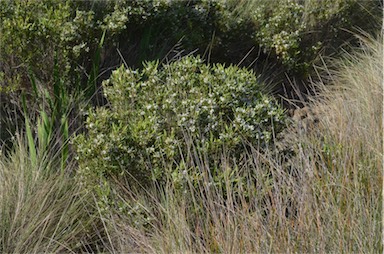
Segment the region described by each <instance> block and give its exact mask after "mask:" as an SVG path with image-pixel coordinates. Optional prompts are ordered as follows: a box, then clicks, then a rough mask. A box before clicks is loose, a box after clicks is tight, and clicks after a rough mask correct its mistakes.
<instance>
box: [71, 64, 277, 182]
mask: <svg viewBox="0 0 384 254" xmlns="http://www.w3.org/2000/svg"><path fill="white" fill-rule="evenodd" d="M103 88H104V94H105V96H106V98H107V99H108V101H109V105H108V106H106V107H100V108H96V109H95V110H91V111H90V112H89V115H88V118H87V120H86V128H87V133H86V134H81V135H79V136H77V137H76V139H75V141H74V143H75V145H76V149H77V154H78V157H77V158H78V161H79V166H80V172H81V174H82V175H83V176H91V177H92V176H93V177H94V176H108V175H111V174H112V175H113V174H125V173H127V175H132V176H133V177H134V178H136V179H137V180H138V181H139V182H140V183H141V184H147V183H148V181H149V180H151V179H153V178H155V179H162V177H163V176H165V175H166V173H172V174H173V175H177V174H178V173H180V172H181V171H182V170H188V168H185V165H184V164H185V163H186V162H185V161H183V160H182V156H185V155H186V154H187V153H188V152H190V147H188V146H189V145H191V144H188V140H193V143H194V145H195V148H194V149H192V150H195V149H197V150H198V152H199V153H201V154H205V155H207V157H208V160H209V163H210V168H215V166H214V165H215V163H216V165H217V163H220V162H219V161H218V160H215V159H214V158H217V156H215V155H218V154H220V153H221V152H223V149H225V151H226V152H227V153H228V154H230V156H233V157H235V158H237V159H241V154H242V153H243V152H244V149H245V147H246V146H247V142H250V143H251V144H252V145H254V146H257V147H260V148H261V149H263V148H266V147H267V146H269V145H271V144H272V143H273V139H274V138H273V137H274V135H275V134H277V133H279V132H280V131H281V130H282V128H283V127H284V126H285V116H284V112H283V110H282V109H281V108H280V107H279V106H278V105H277V104H276V103H275V101H274V100H273V99H272V98H270V97H268V96H266V95H264V94H263V93H262V92H261V90H262V86H261V85H260V84H259V83H258V81H257V78H256V76H255V75H254V74H253V73H252V72H251V71H248V70H246V69H239V68H238V67H235V66H229V67H225V66H223V65H221V64H215V65H206V64H204V63H203V61H202V60H201V59H200V58H195V57H186V58H182V59H181V60H179V61H176V62H173V63H170V64H167V65H163V66H158V63H157V62H149V63H146V64H145V65H144V68H143V70H141V71H139V70H132V69H129V68H128V69H127V68H125V67H124V66H122V67H120V68H119V69H117V70H116V71H114V72H113V74H112V76H111V77H110V79H108V80H106V81H105V82H104V83H103ZM191 142H192V141H191ZM248 144H249V143H248ZM186 164H188V162H187V163H186ZM166 170H169V171H168V172H165V171H166ZM132 184H134V181H132Z"/></svg>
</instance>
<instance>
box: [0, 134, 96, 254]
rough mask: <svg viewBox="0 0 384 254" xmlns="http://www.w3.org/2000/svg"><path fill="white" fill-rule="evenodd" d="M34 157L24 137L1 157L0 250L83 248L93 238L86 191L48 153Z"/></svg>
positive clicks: (58, 250) (12, 251)
mask: <svg viewBox="0 0 384 254" xmlns="http://www.w3.org/2000/svg"><path fill="white" fill-rule="evenodd" d="M38 158H39V160H38V161H37V162H38V163H34V161H32V160H31V158H30V155H29V153H28V145H27V141H26V138H22V137H19V138H17V140H16V141H15V146H14V148H13V151H12V152H11V153H10V154H8V155H5V154H1V155H0V182H1V185H0V252H1V253H41V252H50V253H51V252H52V253H53V252H55V253H56V252H71V251H76V250H81V249H84V248H85V247H86V246H88V245H90V244H91V243H92V241H93V239H95V238H94V237H93V236H92V235H93V234H94V233H93V232H95V231H93V230H92V226H93V222H92V208H91V207H92V206H91V205H90V203H89V202H88V198H87V196H86V194H85V193H84V192H82V190H81V187H80V185H78V184H77V181H76V180H75V179H74V178H73V177H71V176H69V175H68V174H66V173H65V172H63V171H60V170H59V168H58V169H55V168H51V167H52V164H51V163H49V161H50V159H51V158H50V157H48V156H46V157H45V158H41V157H38ZM40 160H47V161H46V162H42V161H40ZM68 167H70V166H68ZM87 207H88V209H89V210H87Z"/></svg>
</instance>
